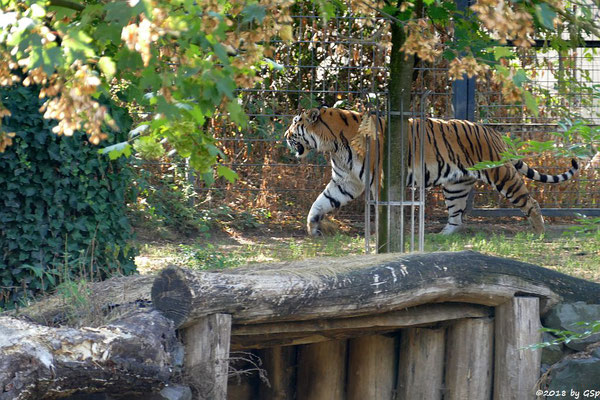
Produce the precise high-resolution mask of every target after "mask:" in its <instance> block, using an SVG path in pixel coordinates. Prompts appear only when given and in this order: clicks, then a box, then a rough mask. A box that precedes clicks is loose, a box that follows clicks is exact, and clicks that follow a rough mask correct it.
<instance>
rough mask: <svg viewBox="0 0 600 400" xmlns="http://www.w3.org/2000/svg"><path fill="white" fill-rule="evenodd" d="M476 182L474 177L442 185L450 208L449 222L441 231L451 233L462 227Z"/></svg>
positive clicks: (444, 233) (445, 233) (447, 205)
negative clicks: (470, 194) (468, 201)
mask: <svg viewBox="0 0 600 400" xmlns="http://www.w3.org/2000/svg"><path fill="white" fill-rule="evenodd" d="M474 183H475V180H474V179H465V180H461V181H458V182H448V183H444V184H443V185H442V191H443V192H444V199H445V201H446V208H447V209H448V223H447V224H446V226H445V227H444V229H442V231H441V232H440V233H441V234H442V235H449V234H451V233H454V232H456V231H457V230H459V229H460V227H461V225H462V223H463V217H464V216H465V214H466V213H467V211H468V210H467V199H468V198H469V193H470V192H471V189H473V184H474Z"/></svg>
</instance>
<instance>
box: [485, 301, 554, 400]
mask: <svg viewBox="0 0 600 400" xmlns="http://www.w3.org/2000/svg"><path fill="white" fill-rule="evenodd" d="M539 310H540V305H539V299H538V298H536V297H515V298H514V299H512V300H511V301H509V302H506V303H505V304H502V305H500V306H498V307H496V317H495V341H496V344H495V365H494V400H519V399H533V398H534V397H535V395H534V392H535V385H536V382H537V380H538V378H539V376H540V364H541V351H540V350H531V349H527V348H526V347H527V346H530V345H533V344H536V343H539V342H541V340H542V337H541V332H540V329H541V323H540V314H539Z"/></svg>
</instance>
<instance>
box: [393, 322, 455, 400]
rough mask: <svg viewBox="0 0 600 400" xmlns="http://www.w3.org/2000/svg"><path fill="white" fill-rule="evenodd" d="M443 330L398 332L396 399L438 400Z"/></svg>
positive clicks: (411, 329)
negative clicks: (398, 352) (398, 355)
mask: <svg viewBox="0 0 600 400" xmlns="http://www.w3.org/2000/svg"><path fill="white" fill-rule="evenodd" d="M445 344H446V329H445V328H438V329H428V328H410V329H405V330H403V331H402V334H401V340H400V359H399V362H398V382H397V388H396V392H397V395H396V399H397V400H413V399H428V400H440V399H441V398H442V394H443V390H444V358H445V354H444V351H445Z"/></svg>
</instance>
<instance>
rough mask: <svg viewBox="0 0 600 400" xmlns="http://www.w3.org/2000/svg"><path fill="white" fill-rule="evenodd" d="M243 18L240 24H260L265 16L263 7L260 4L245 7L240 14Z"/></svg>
mask: <svg viewBox="0 0 600 400" xmlns="http://www.w3.org/2000/svg"><path fill="white" fill-rule="evenodd" d="M241 14H242V16H243V18H242V23H246V22H253V21H256V22H257V23H259V24H260V23H261V22H262V21H263V19H265V16H266V10H265V7H263V6H261V5H260V4H250V5H247V6H246V7H245V8H244V9H243V10H242V12H241Z"/></svg>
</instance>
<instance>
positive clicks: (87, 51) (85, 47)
mask: <svg viewBox="0 0 600 400" xmlns="http://www.w3.org/2000/svg"><path fill="white" fill-rule="evenodd" d="M91 42H92V38H91V37H90V36H89V35H88V34H87V33H85V32H84V31H82V30H80V29H77V30H71V31H69V32H68V33H67V35H66V36H65V37H64V38H63V41H62V47H63V48H67V49H69V50H71V53H73V55H72V57H73V58H77V55H76V53H82V54H83V55H84V56H85V57H87V58H93V57H95V56H96V52H95V50H94V46H91V45H90V43H91Z"/></svg>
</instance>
